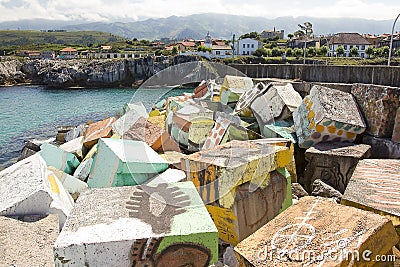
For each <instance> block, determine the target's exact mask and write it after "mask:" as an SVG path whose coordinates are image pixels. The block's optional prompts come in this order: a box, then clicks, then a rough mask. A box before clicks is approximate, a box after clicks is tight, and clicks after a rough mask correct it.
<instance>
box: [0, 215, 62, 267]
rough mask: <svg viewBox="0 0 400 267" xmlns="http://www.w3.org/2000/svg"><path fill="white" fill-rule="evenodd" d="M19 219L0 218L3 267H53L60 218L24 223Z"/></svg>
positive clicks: (46, 218)
mask: <svg viewBox="0 0 400 267" xmlns="http://www.w3.org/2000/svg"><path fill="white" fill-rule="evenodd" d="M18 219H19V218H18ZM18 219H16V218H7V217H3V216H0V236H1V238H0V255H1V256H0V266H43V267H51V266H54V256H53V245H54V242H55V241H56V239H57V236H58V233H59V229H58V216H57V215H55V214H53V215H48V216H30V217H29V219H30V220H31V221H27V220H24V222H22V221H19V220H18Z"/></svg>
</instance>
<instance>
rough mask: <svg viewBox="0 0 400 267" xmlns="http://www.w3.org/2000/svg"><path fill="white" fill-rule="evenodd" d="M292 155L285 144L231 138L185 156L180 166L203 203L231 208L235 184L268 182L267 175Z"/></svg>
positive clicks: (280, 166)
mask: <svg viewBox="0 0 400 267" xmlns="http://www.w3.org/2000/svg"><path fill="white" fill-rule="evenodd" d="M291 157H292V154H291V152H290V150H289V148H288V147H286V144H280V143H271V144H268V143H262V140H254V141H232V142H229V143H226V144H222V145H219V146H217V147H215V148H214V149H210V150H204V151H200V152H197V153H193V154H191V155H188V156H186V157H184V158H183V159H182V167H183V168H184V170H185V171H186V173H187V177H188V179H190V180H192V181H193V182H194V184H195V185H196V187H197V188H198V190H199V192H200V196H202V198H203V201H204V202H205V203H213V202H217V203H218V204H219V205H221V206H223V207H225V208H231V207H232V205H233V203H234V199H235V195H236V193H235V189H236V187H237V186H239V185H240V184H244V183H246V182H252V184H254V185H256V186H262V187H264V186H266V185H268V183H269V175H268V174H269V173H270V172H272V171H274V170H277V169H279V168H283V167H285V166H286V165H288V164H289V163H290V161H291Z"/></svg>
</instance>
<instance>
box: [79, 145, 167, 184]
mask: <svg viewBox="0 0 400 267" xmlns="http://www.w3.org/2000/svg"><path fill="white" fill-rule="evenodd" d="M167 168H168V162H166V161H165V160H164V159H162V158H161V157H160V156H159V155H158V154H157V153H156V152H155V151H154V150H153V149H151V147H149V146H148V145H147V144H146V143H144V142H142V141H132V140H120V139H112V138H105V139H103V138H101V139H100V140H99V143H98V151H97V154H96V155H95V157H94V159H93V164H92V169H91V172H90V175H89V179H88V181H87V183H88V185H89V187H92V188H93V187H113V186H127V185H138V184H142V183H144V182H145V181H147V180H148V179H150V178H152V177H154V176H155V175H157V174H158V173H161V172H163V171H165V170H166V169H167Z"/></svg>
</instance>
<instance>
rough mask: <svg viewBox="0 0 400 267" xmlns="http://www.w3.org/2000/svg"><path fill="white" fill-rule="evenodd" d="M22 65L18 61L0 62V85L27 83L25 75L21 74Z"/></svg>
mask: <svg viewBox="0 0 400 267" xmlns="http://www.w3.org/2000/svg"><path fill="white" fill-rule="evenodd" d="M21 66H22V64H21V63H20V62H19V61H18V60H12V59H7V60H2V61H0V85H12V84H17V83H24V82H26V81H27V79H26V75H25V74H24V73H22V72H21Z"/></svg>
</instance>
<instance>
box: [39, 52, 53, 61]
mask: <svg viewBox="0 0 400 267" xmlns="http://www.w3.org/2000/svg"><path fill="white" fill-rule="evenodd" d="M40 58H41V59H55V58H56V54H55V53H54V51H50V50H47V51H42V52H40Z"/></svg>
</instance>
